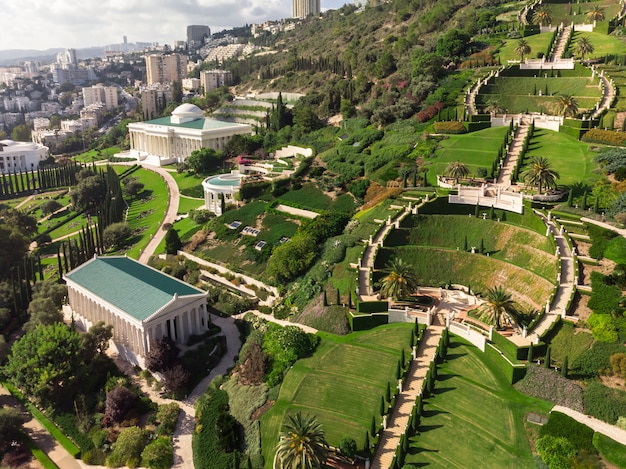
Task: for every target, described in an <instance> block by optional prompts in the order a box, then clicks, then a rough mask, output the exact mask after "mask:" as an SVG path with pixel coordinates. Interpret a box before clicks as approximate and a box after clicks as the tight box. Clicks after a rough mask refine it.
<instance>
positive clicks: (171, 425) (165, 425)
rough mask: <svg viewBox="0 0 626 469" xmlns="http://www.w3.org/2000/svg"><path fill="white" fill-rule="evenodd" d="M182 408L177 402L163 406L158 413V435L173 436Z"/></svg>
mask: <svg viewBox="0 0 626 469" xmlns="http://www.w3.org/2000/svg"><path fill="white" fill-rule="evenodd" d="M179 413H180V406H179V405H178V404H176V403H175V402H170V403H169V404H161V405H160V406H159V408H158V409H157V412H156V416H155V417H156V421H157V422H158V424H159V425H158V427H157V434H158V435H173V434H174V430H175V429H176V422H177V421H178V414H179Z"/></svg>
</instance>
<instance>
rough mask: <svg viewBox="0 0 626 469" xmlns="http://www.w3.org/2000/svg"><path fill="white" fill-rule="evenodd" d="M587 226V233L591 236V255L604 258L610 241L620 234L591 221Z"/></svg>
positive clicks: (595, 257)
mask: <svg viewBox="0 0 626 469" xmlns="http://www.w3.org/2000/svg"><path fill="white" fill-rule="evenodd" d="M585 226H586V228H587V234H588V235H589V236H590V237H591V247H590V248H589V255H590V256H591V257H593V258H594V259H602V258H603V257H604V251H605V250H606V249H607V246H608V245H609V242H610V241H611V240H612V239H613V238H615V237H616V236H618V235H617V233H615V232H614V231H611V230H607V229H605V228H602V227H599V226H597V225H594V224H591V223H589V224H587V225H585Z"/></svg>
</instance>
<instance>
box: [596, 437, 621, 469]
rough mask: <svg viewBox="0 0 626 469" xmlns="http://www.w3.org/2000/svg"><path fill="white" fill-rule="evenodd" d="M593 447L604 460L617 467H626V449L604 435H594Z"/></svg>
mask: <svg viewBox="0 0 626 469" xmlns="http://www.w3.org/2000/svg"><path fill="white" fill-rule="evenodd" d="M593 445H594V446H595V447H596V448H597V450H598V451H599V452H600V454H601V455H602V458H603V459H605V460H607V461H608V462H610V463H611V464H614V465H615V466H617V467H626V447H624V445H622V444H620V443H618V442H616V441H615V440H612V439H611V438H609V437H608V436H605V435H603V434H602V433H598V432H596V433H594V435H593Z"/></svg>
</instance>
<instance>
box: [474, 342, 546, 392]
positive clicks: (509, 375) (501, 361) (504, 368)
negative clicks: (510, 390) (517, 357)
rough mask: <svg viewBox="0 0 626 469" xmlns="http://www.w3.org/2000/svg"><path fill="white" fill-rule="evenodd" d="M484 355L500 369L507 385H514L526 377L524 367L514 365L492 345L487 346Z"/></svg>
mask: <svg viewBox="0 0 626 469" xmlns="http://www.w3.org/2000/svg"><path fill="white" fill-rule="evenodd" d="M533 350H534V349H533ZM485 355H486V356H487V357H488V358H489V359H490V360H491V361H492V362H493V363H494V365H496V366H497V367H498V368H499V369H500V371H501V372H502V374H503V375H504V376H505V378H506V379H507V381H508V382H509V383H511V384H515V383H516V382H518V381H519V380H520V379H522V378H523V377H524V376H526V366H525V365H521V364H520V365H517V366H516V365H514V364H513V363H511V362H510V361H509V360H508V359H507V358H506V357H505V356H504V354H503V353H501V352H500V351H499V350H498V349H497V348H495V347H494V346H493V345H491V344H487V346H486V347H485Z"/></svg>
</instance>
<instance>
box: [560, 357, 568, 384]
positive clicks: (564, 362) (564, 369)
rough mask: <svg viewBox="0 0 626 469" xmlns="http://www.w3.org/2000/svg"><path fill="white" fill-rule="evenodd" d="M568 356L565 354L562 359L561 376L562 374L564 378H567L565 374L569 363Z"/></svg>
mask: <svg viewBox="0 0 626 469" xmlns="http://www.w3.org/2000/svg"><path fill="white" fill-rule="evenodd" d="M568 362H569V358H568V356H567V355H565V358H564V359H563V368H561V376H563V377H564V378H567V374H568V372H569V370H568V365H569V363H568Z"/></svg>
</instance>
